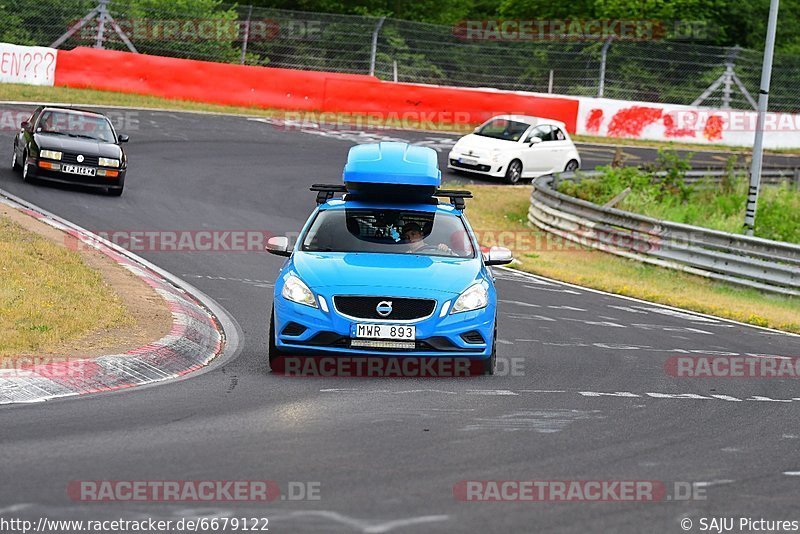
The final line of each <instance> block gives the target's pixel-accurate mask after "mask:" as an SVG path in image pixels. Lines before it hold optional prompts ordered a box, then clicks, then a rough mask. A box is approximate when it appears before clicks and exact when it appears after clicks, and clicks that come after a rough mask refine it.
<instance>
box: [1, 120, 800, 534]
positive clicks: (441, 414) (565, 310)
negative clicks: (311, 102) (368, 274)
mask: <svg viewBox="0 0 800 534" xmlns="http://www.w3.org/2000/svg"><path fill="white" fill-rule="evenodd" d="M138 120H139V130H138V131H133V132H129V133H131V137H132V141H131V143H130V145H129V154H130V159H131V161H132V164H131V167H130V172H129V178H128V186H127V189H126V191H125V194H124V195H123V196H122V197H121V198H110V197H106V196H103V195H101V194H96V193H92V192H88V191H81V190H76V189H69V188H61V187H52V186H46V185H28V184H25V183H22V181H21V179H20V178H19V176H18V175H16V174H13V173H12V172H11V171H10V169H8V168H6V167H4V168H2V170H0V188H2V189H5V190H7V191H9V192H11V193H14V194H16V195H19V196H21V197H23V198H24V199H26V200H29V201H31V202H33V203H36V204H38V205H39V206H41V207H43V208H45V209H47V210H50V211H52V212H54V213H56V214H58V215H60V216H62V217H65V218H67V219H70V220H72V221H74V222H76V223H77V224H80V225H82V226H83V227H85V228H88V229H92V230H96V231H109V230H175V229H181V230H209V229H220V230H226V229H227V230H231V229H253V230H267V231H270V232H273V233H284V232H292V231H297V230H298V229H299V228H300V225H301V224H302V222H303V221H304V220H305V218H306V217H307V215H308V213H309V212H310V211H311V209H312V208H313V203H314V198H313V195H312V194H311V193H310V192H308V190H307V188H308V186H309V185H310V184H311V183H313V182H326V181H330V182H334V183H335V182H337V181H338V180H339V179H340V173H341V168H342V164H343V162H344V159H345V155H346V151H347V148H348V147H349V143H350V142H349V141H348V140H347V139H341V138H340V137H341V136H321V135H309V134H306V133H303V132H298V131H283V130H282V129H280V128H276V127H275V126H273V125H270V124H267V123H264V122H262V121H252V120H247V119H245V118H238V117H224V116H204V115H193V114H177V113H169V112H138ZM12 135H13V132H9V131H4V132H0V147H2V149H3V151H4V152H3V153H4V154H5V153H9V154H10V147H11V139H12ZM408 135H409V136H410V137H413V138H420V137H430V136H428V135H427V134H408ZM415 136H416V137H415ZM9 159H10V158H9ZM142 255H143V256H144V257H146V258H147V259H148V260H150V261H152V262H154V263H156V264H157V265H159V266H160V267H163V268H165V269H167V270H169V271H171V272H172V273H174V274H176V275H178V276H181V277H183V278H185V279H186V280H187V281H188V282H190V283H191V284H194V285H195V286H197V287H198V288H200V289H201V290H202V291H203V292H205V293H206V294H208V295H210V296H211V297H213V298H214V299H215V300H216V301H217V302H218V303H219V304H220V305H221V306H223V307H224V308H225V309H226V310H227V311H228V312H229V313H230V314H231V316H233V317H234V318H235V320H236V321H237V322H238V325H239V328H240V329H241V331H240V334H241V341H242V343H241V346H240V350H239V352H238V353H237V354H235V355H234V356H233V357H231V358H229V359H228V360H227V361H224V362H219V363H218V364H216V365H214V366H212V368H211V369H209V370H208V371H206V372H202V373H199V374H195V375H190V377H189V378H187V379H185V380H182V381H178V382H174V383H170V384H165V385H158V386H154V387H145V388H142V389H134V390H131V391H126V392H120V393H113V394H107V395H95V396H90V397H86V398H81V399H74V400H60V401H59V400H57V401H52V402H47V403H44V404H41V405H20V406H6V407H2V408H0V428H2V432H1V433H0V466H2V467H0V473H2V479H3V481H4V484H2V486H0V515H2V516H3V517H22V518H29V519H31V518H32V519H36V518H39V517H40V516H46V517H49V518H51V519H101V518H108V519H110V518H117V517H122V518H144V517H155V518H160V519H176V518H181V517H200V516H207V515H215V514H219V515H228V516H236V517H240V516H248V517H255V516H266V517H269V519H270V530H271V531H272V532H537V531H543V532H584V531H594V532H601V531H603V532H642V531H646V532H682V530H681V526H680V523H679V522H680V520H681V519H682V518H684V517H689V518H691V519H692V520H693V521H695V525H697V524H698V523H697V522H698V521H699V518H700V517H703V516H706V517H708V516H728V517H731V516H736V517H738V516H752V517H755V518H759V517H763V518H765V519H790V520H791V519H800V518H798V517H797V515H798V514H797V499H798V496H799V495H800V478H798V477H797V476H792V475H787V474H785V473H787V472H789V473H791V472H797V471H800V456H798V454H797V450H798V445H800V430H799V429H798V423H800V416H798V414H800V388H798V386H797V382H795V381H793V380H788V379H787V380H776V379H762V380H758V379H729V380H724V379H716V380H710V379H675V378H672V377H670V376H669V375H668V374H667V373H665V371H664V363H665V361H666V360H667V359H668V358H669V357H671V356H676V355H681V354H708V353H709V351H720V352H724V353H736V354H747V353H753V354H769V355H780V356H800V337H793V336H788V335H782V334H776V333H773V332H769V331H765V330H760V329H756V328H750V327H745V326H741V325H737V324H732V323H728V322H725V321H720V320H714V319H708V318H703V317H698V316H695V315H692V314H680V313H674V312H672V311H670V310H668V309H665V308H661V307H658V306H654V305H649V304H646V303H642V302H637V301H632V300H627V299H622V298H618V297H613V296H609V295H604V294H599V293H596V292H592V291H588V290H584V289H581V288H575V287H569V286H566V285H563V284H559V283H554V282H550V281H546V280H541V279H537V278H535V277H525V276H521V275H517V274H513V273H511V272H509V271H500V270H498V271H497V274H498V277H499V280H498V290H499V296H500V299H501V303H500V313H501V318H500V320H499V339H500V344H499V347H498V348H499V357H500V358H501V360H504V361H505V363H506V364H508V362H510V361H513V362H514V365H515V366H516V367H515V369H516V371H515V372H513V373H505V374H504V375H502V376H496V377H474V378H470V379H438V380H422V379H420V380H417V379H400V380H393V379H343V378H339V379H322V378H315V379H300V378H288V377H282V376H275V375H272V374H270V373H269V372H268V371H267V365H266V363H265V359H266V345H267V339H266V323H267V319H268V310H269V307H270V299H271V290H272V287H271V283H272V281H273V280H274V277H275V275H276V273H277V270H278V267H279V265H280V264H281V260H280V259H279V258H276V257H274V256H270V255H267V254H264V253H210V252H206V253H170V252H150V253H144V254H142ZM715 395H716V396H715ZM796 397H797V398H796ZM146 479H147V480H149V479H155V480H180V479H191V480H242V479H243V480H253V479H259V480H261V479H269V480H274V481H276V482H278V483H279V485H280V486H281V488H282V489H285V488H287V487H288V484H289V482H293V481H294V482H319V483H320V485H321V490H320V496H321V498H320V499H319V500H314V501H311V500H309V501H301V502H290V501H288V500H287V501H276V502H273V503H270V504H269V505H266V506H264V505H256V504H246V503H214V504H208V505H192V504H158V503H150V504H149V503H139V504H135V505H123V504H113V505H112V504H101V503H88V504H87V503H80V502H73V501H71V500H70V499H69V498H68V497H67V493H66V486H67V484H68V482H69V481H71V480H146ZM488 479H491V480H503V479H513V480H518V479H554V480H589V479H591V480H657V481H663V482H664V483H666V484H667V487H668V489H669V491H670V492H672V488H673V486H672V484H673V483H674V482H679V483H682V482H683V483H694V484H695V487H696V488H700V489H701V490H702V491H704V492H705V497H706V498H705V499H704V500H700V499H695V500H688V501H687V500H672V501H671V502H657V503H581V502H574V503H524V502H523V503H481V502H461V501H459V500H457V499H455V498H454V495H453V486H454V484H456V483H457V482H458V481H461V480H488ZM696 529H697V526H696V527H695V530H696Z"/></svg>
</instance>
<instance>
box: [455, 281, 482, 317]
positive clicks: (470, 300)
mask: <svg viewBox="0 0 800 534" xmlns="http://www.w3.org/2000/svg"><path fill="white" fill-rule="evenodd" d="M488 304H489V292H488V291H487V290H486V287H485V286H484V285H483V284H482V283H478V284H474V285H471V286H470V287H468V288H467V289H466V290H464V292H463V293H461V294H460V295H459V296H458V298H457V299H456V303H455V304H453V309H452V310H450V313H451V314H452V313H461V312H466V311H472V310H479V309H481V308H485V307H486V306H487V305H488Z"/></svg>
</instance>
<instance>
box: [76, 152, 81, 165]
mask: <svg viewBox="0 0 800 534" xmlns="http://www.w3.org/2000/svg"><path fill="white" fill-rule="evenodd" d="M76 159H77V160H78V163H83V154H78V157H77V158H76Z"/></svg>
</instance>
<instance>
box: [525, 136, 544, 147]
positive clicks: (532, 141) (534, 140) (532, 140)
mask: <svg viewBox="0 0 800 534" xmlns="http://www.w3.org/2000/svg"><path fill="white" fill-rule="evenodd" d="M541 142H542V138H541V137H531V138H530V139H529V140H528V144H529V145H530V146H533V145H538V144H539V143H541Z"/></svg>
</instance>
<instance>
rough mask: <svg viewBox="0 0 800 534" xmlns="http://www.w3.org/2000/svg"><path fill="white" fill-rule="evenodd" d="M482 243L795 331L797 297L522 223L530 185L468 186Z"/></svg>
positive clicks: (663, 298)
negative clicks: (573, 239) (645, 261)
mask: <svg viewBox="0 0 800 534" xmlns="http://www.w3.org/2000/svg"><path fill="white" fill-rule="evenodd" d="M470 189H471V190H472V192H473V194H474V195H475V199H474V200H473V201H472V202H471V203H470V204H469V208H468V211H469V219H470V222H471V224H472V226H473V228H474V229H475V230H476V232H477V233H478V236H479V239H480V240H481V244H483V245H487V246H491V245H501V246H506V247H508V248H511V249H512V251H513V252H514V257H515V258H516V259H518V260H519V261H520V263H519V264H516V265H515V267H516V268H518V269H520V270H522V271H526V272H530V273H535V274H540V275H542V276H547V277H549V278H555V279H557V280H563V281H565V282H570V283H573V284H578V285H581V286H586V287H590V288H594V289H601V290H604V291H608V292H611V293H617V294H620V295H626V296H630V297H637V298H640V299H643V300H648V301H652V302H659V303H662V304H667V305H670V306H676V307H679V308H684V309H687V310H692V311H696V312H700V313H707V314H710V315H716V316H718V317H725V318H728V319H734V320H737V321H741V322H744V323H748V324H753V325H758V326H768V327H771V328H776V329H779V330H785V331H787V332H795V333H800V314H798V312H797V310H798V305H799V304H800V299H793V298H791V297H784V296H779V295H768V294H765V293H760V292H758V291H756V290H752V289H748V288H739V287H736V286H732V285H728V284H724V283H719V282H714V281H711V280H707V279H705V278H702V277H699V276H694V275H690V274H686V273H682V272H679V271H673V270H670V269H664V268H661V267H657V266H653V265H647V264H643V263H639V262H637V261H634V260H628V259H625V258H621V257H617V256H614V255H612V254H608V253H604V252H600V251H596V250H592V249H585V248H582V247H580V246H579V245H577V244H575V243H572V242H568V241H567V242H565V241H563V240H560V238H557V237H554V236H552V235H551V234H547V233H545V232H542V231H540V230H538V229H536V228H532V227H531V226H530V225H528V223H527V212H528V206H529V203H530V193H531V188H530V186H517V187H508V186H483V185H480V186H475V185H473V186H471V188H470Z"/></svg>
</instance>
